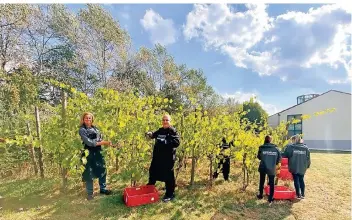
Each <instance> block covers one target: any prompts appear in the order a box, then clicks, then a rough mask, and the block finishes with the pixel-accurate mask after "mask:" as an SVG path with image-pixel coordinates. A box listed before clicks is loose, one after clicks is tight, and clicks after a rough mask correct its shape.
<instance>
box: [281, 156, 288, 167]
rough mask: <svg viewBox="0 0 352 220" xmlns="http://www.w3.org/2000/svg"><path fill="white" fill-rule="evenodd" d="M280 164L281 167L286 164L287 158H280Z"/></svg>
mask: <svg viewBox="0 0 352 220" xmlns="http://www.w3.org/2000/svg"><path fill="white" fill-rule="evenodd" d="M281 166H282V167H285V166H288V158H286V157H283V158H281Z"/></svg>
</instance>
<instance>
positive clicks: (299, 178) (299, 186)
mask: <svg viewBox="0 0 352 220" xmlns="http://www.w3.org/2000/svg"><path fill="white" fill-rule="evenodd" d="M292 176H293V183H294V185H295V189H296V196H297V197H299V196H304V188H305V184H304V175H301V174H293V173H292Z"/></svg>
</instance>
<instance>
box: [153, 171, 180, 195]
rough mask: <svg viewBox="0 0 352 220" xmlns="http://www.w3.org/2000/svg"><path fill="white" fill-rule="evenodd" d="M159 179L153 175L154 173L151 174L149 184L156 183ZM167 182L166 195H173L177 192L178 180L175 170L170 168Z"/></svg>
mask: <svg viewBox="0 0 352 220" xmlns="http://www.w3.org/2000/svg"><path fill="white" fill-rule="evenodd" d="M156 181H157V179H156V178H154V177H153V175H149V181H148V184H147V185H155V183H156ZM162 182H165V188H166V193H165V196H166V197H171V196H173V195H174V193H175V186H176V183H175V182H176V181H175V174H174V170H170V171H168V172H167V173H166V174H165V178H164V181H162Z"/></svg>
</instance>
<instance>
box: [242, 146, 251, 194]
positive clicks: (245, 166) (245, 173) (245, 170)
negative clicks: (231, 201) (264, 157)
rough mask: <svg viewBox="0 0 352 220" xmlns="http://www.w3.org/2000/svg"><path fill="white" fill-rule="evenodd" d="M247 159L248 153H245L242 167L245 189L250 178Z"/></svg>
mask: <svg viewBox="0 0 352 220" xmlns="http://www.w3.org/2000/svg"><path fill="white" fill-rule="evenodd" d="M246 159H247V153H244V155H243V160H242V163H243V164H242V166H243V168H242V171H243V190H246V188H247V186H248V180H249V176H248V169H247V165H246ZM246 177H247V178H246Z"/></svg>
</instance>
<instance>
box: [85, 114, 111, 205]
mask: <svg viewBox="0 0 352 220" xmlns="http://www.w3.org/2000/svg"><path fill="white" fill-rule="evenodd" d="M93 122H94V116H93V114H92V113H89V112H85V113H84V114H83V116H82V118H81V123H80V128H79V135H80V136H81V139H82V141H83V143H82V144H83V145H84V149H85V150H88V152H89V153H88V156H87V157H86V159H87V163H86V164H85V165H84V166H85V170H84V172H83V174H82V180H83V181H84V182H85V183H86V190H87V194H88V196H87V200H92V199H93V198H94V197H93V179H94V178H98V179H99V186H100V193H101V194H105V195H110V194H111V193H112V192H111V191H110V190H108V189H106V166H105V160H104V157H103V155H102V154H101V151H102V149H101V146H102V145H106V146H111V142H110V141H104V140H102V138H101V133H100V131H99V129H98V128H97V127H95V126H94V125H93ZM83 156H84V154H82V158H83Z"/></svg>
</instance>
